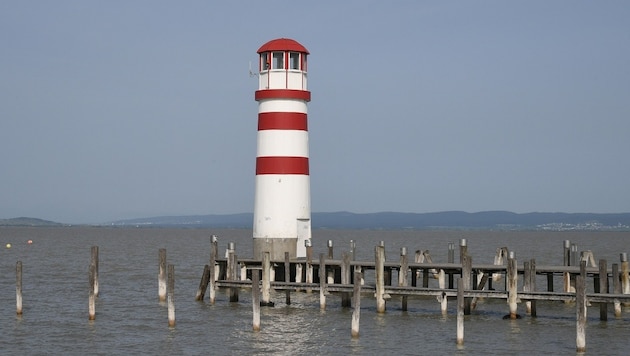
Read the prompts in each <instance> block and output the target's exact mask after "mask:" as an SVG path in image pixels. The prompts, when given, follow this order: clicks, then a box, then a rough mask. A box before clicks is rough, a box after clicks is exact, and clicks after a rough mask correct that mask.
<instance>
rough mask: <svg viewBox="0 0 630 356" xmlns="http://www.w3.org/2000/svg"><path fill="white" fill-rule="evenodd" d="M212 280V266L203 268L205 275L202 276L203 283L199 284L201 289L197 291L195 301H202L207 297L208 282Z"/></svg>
mask: <svg viewBox="0 0 630 356" xmlns="http://www.w3.org/2000/svg"><path fill="white" fill-rule="evenodd" d="M209 280H210V266H208V265H205V266H203V274H202V275H201V281H200V282H199V289H197V295H196V296H195V300H197V301H202V300H203V297H204V296H205V295H206V289H207V288H208V281H209Z"/></svg>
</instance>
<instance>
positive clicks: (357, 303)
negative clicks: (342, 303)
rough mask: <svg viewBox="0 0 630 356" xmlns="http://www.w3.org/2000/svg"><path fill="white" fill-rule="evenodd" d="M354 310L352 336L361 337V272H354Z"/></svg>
mask: <svg viewBox="0 0 630 356" xmlns="http://www.w3.org/2000/svg"><path fill="white" fill-rule="evenodd" d="M352 299H353V303H352V304H354V310H353V311H352V337H353V338H357V337H359V324H360V323H359V321H360V319H361V272H357V271H355V272H354V289H353V293H352Z"/></svg>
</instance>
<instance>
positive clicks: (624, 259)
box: [619, 252, 630, 306]
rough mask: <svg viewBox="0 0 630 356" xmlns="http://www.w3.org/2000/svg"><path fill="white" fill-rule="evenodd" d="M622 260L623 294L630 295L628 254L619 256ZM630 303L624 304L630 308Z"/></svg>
mask: <svg viewBox="0 0 630 356" xmlns="http://www.w3.org/2000/svg"><path fill="white" fill-rule="evenodd" d="M619 259H620V260H621V293H622V294H630V271H629V270H628V254H627V253H625V252H623V253H621V254H620V255H619ZM628 305H630V303H624V306H628Z"/></svg>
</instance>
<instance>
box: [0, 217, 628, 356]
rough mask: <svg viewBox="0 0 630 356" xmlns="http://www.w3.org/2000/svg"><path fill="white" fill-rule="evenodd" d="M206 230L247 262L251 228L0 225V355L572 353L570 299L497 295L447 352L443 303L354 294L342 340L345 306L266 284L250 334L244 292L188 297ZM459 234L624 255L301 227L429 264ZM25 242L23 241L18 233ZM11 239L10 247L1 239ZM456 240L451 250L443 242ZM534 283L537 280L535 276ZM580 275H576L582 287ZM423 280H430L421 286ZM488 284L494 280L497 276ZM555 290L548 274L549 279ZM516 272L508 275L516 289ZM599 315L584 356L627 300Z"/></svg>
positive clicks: (607, 339) (544, 258)
mask: <svg viewBox="0 0 630 356" xmlns="http://www.w3.org/2000/svg"><path fill="white" fill-rule="evenodd" d="M212 234H215V235H218V236H219V247H220V251H219V254H220V255H221V256H222V255H224V252H225V247H226V246H227V244H228V242H234V243H235V244H236V253H237V255H238V256H242V257H251V255H252V252H251V251H252V241H251V236H252V232H251V230H220V229H158V228H106V227H63V228H61V227H60V228H26V227H24V228H17V227H16V228H12V227H3V228H0V269H1V273H0V353H1V354H22V355H50V354H53V355H90V354H91V355H109V354H129V355H135V354H151V355H198V354H217V355H243V354H246V355H257V354H265V355H266V354H278V355H285V354H291V355H295V354H313V355H319V354H326V355H384V354H397V355H421V354H434V355H444V354H447V355H451V354H456V355H478V354H490V355H505V354H508V353H509V354H516V355H534V354H542V353H547V354H573V353H575V306H574V305H573V304H564V303H558V302H538V305H537V310H538V317H537V318H531V317H529V316H525V311H524V305H522V304H519V313H520V314H522V315H523V318H522V319H519V320H503V319H502V317H503V315H505V314H506V313H507V311H508V309H507V304H506V303H505V301H502V300H486V301H481V302H480V303H479V304H478V306H477V308H476V309H475V310H474V311H473V312H472V314H471V315H470V316H466V319H465V344H464V346H462V347H458V346H457V345H456V344H455V337H456V325H457V324H456V309H455V308H456V306H455V302H454V301H449V310H448V314H446V315H442V313H441V312H440V306H439V304H438V303H437V301H436V300H435V299H434V298H433V299H432V298H420V299H414V298H410V299H409V303H408V310H407V311H402V310H401V308H400V304H401V303H400V299H397V298H395V297H394V298H393V299H391V300H390V301H388V303H387V312H386V313H385V314H377V313H376V307H375V304H374V300H373V298H372V297H371V296H369V295H367V294H365V295H363V298H362V301H361V327H360V332H361V336H360V337H359V338H358V339H352V338H351V336H350V326H351V316H352V309H350V308H348V309H344V308H341V301H340V298H339V297H338V296H335V295H330V296H329V297H328V298H327V308H326V310H325V311H320V308H319V293H317V292H315V293H311V294H307V293H292V294H291V301H292V303H291V305H286V304H285V301H284V292H283V291H280V292H278V293H275V292H274V293H272V300H273V301H274V302H275V304H276V306H275V307H273V308H262V310H261V327H262V330H261V331H260V332H253V331H252V324H251V323H252V307H251V294H250V292H249V290H242V291H241V293H240V301H239V302H238V303H230V302H229V297H228V295H227V291H223V290H220V291H218V293H217V301H216V303H215V304H214V305H210V304H208V302H207V298H206V300H205V301H204V302H198V301H195V294H196V292H197V288H198V286H199V281H200V279H201V275H202V272H203V266H204V265H205V264H207V263H208V259H209V253H210V236H211V235H212ZM462 238H465V239H467V241H468V251H469V253H470V254H471V256H472V258H473V262H474V263H488V264H491V263H493V261H494V256H495V253H496V249H497V248H499V247H503V246H506V247H508V248H509V249H510V250H511V251H515V254H516V258H517V260H518V263H519V265H522V261H526V260H529V259H531V258H535V259H536V263H537V264H538V265H561V264H562V258H563V241H564V240H570V241H571V242H572V243H575V244H577V246H578V250H579V251H582V250H591V251H592V252H593V254H594V256H595V259H606V260H607V261H608V266H610V265H611V264H612V263H619V253H620V252H629V251H630V232H502V231H406V230H405V231H375V230H314V231H313V247H314V255H315V256H318V255H319V253H321V252H327V247H326V243H327V241H328V240H332V241H333V243H334V246H335V258H339V256H341V253H342V252H344V251H348V250H349V247H350V240H354V241H355V242H356V246H357V250H356V255H357V259H359V260H373V259H374V246H376V245H377V244H378V243H379V242H380V241H384V242H385V246H386V251H387V259H388V260H396V261H397V260H399V256H400V248H401V247H407V249H408V251H409V253H410V256H413V253H414V251H415V250H418V249H422V250H427V249H428V250H430V251H431V255H432V256H433V261H434V262H446V261H447V255H448V243H449V242H453V243H455V246H458V245H459V241H460V239H462ZM28 240H32V244H28V243H27V241H28ZM7 243H11V244H12V247H11V248H6V247H5V246H6V244H7ZM91 246H99V257H100V258H99V259H100V263H99V285H100V295H99V297H98V300H97V303H96V320H94V321H88V266H89V263H90V248H91ZM160 248H166V249H167V259H168V263H170V264H174V265H175V276H176V277H175V278H176V282H175V307H176V311H175V313H176V322H177V324H176V326H175V327H172V328H170V327H169V326H168V320H167V308H166V304H165V303H160V302H159V301H158V296H157V293H158V288H157V275H158V250H159V249H160ZM457 249H458V248H457V247H456V258H458V257H457V256H458V255H457V252H458V250H457ZM18 260H19V261H22V263H23V298H24V302H23V304H24V313H23V315H22V316H17V315H16V313H15V264H16V262H17V261H18ZM539 278H541V280H540V281H539V282H538V283H537V284H538V286H539V288H541V286H542V288H544V286H546V284H545V282H544V281H543V279H542V278H544V277H542V276H541V277H539ZM590 281H591V280H590V279H589V283H590ZM432 283H433V282H432ZM501 285H502V283H501ZM560 286H561V284H560V282H558V283H556V288H559V287H560ZM520 288H521V286H520V281H519V289H520ZM609 313H610V314H609V320H608V322H600V321H599V307H598V305H596V304H593V306H592V307H589V309H588V324H587V329H586V334H587V339H586V340H587V344H586V347H587V353H589V354H607V355H626V354H627V353H628V347H629V339H628V330H630V308H628V309H624V311H623V315H622V316H621V317H620V318H615V317H614V315H613V314H612V307H609Z"/></svg>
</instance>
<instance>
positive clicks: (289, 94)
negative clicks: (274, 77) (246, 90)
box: [254, 89, 311, 101]
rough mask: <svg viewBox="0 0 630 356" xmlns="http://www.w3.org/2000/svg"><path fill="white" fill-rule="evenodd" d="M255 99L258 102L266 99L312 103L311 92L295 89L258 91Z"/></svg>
mask: <svg viewBox="0 0 630 356" xmlns="http://www.w3.org/2000/svg"><path fill="white" fill-rule="evenodd" d="M254 98H255V99H256V101H259V100H264V99H298V100H304V101H311V92H310V91H308V90H293V89H265V90H256V94H255V96H254Z"/></svg>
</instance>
